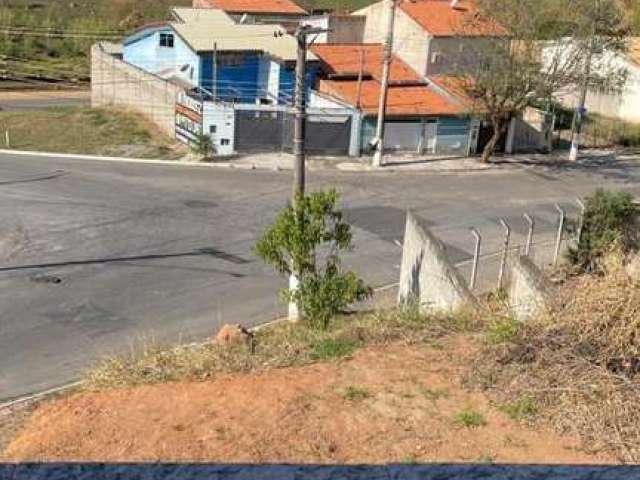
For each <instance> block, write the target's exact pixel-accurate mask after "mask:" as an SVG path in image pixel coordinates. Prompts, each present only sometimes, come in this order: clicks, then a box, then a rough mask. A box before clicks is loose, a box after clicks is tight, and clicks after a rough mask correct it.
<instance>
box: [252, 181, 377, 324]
mask: <svg viewBox="0 0 640 480" xmlns="http://www.w3.org/2000/svg"><path fill="white" fill-rule="evenodd" d="M337 200H338V194H337V193H336V191H335V190H330V191H328V192H316V193H312V194H310V195H304V196H301V197H299V198H298V199H297V201H296V202H295V207H293V206H289V207H287V208H286V209H285V210H284V211H282V212H281V213H280V214H279V215H278V217H277V218H276V220H275V222H274V223H273V225H272V226H271V227H270V228H269V229H268V230H267V231H266V232H265V234H264V236H263V237H262V239H260V240H259V241H258V243H257V244H256V247H255V252H256V254H257V255H258V256H259V257H261V258H262V259H263V260H264V261H265V262H266V263H268V264H270V265H272V266H274V267H275V269H276V270H277V271H278V272H279V273H281V274H283V275H291V274H292V273H295V274H296V276H297V277H298V280H299V286H298V288H297V289H295V290H291V289H287V290H285V292H284V293H285V295H284V297H285V299H286V300H287V301H293V302H297V303H298V304H299V305H300V307H301V309H302V313H303V315H304V317H305V319H306V320H307V321H308V322H309V323H310V324H311V325H312V326H314V327H318V328H327V326H328V325H329V322H330V320H331V318H332V317H333V316H334V315H336V314H337V313H339V312H340V311H342V310H344V309H345V308H346V307H348V306H349V305H351V304H353V303H355V302H358V301H362V300H365V299H366V298H368V297H369V296H371V294H372V290H371V288H369V287H368V286H366V285H365V284H364V282H363V281H362V280H361V279H360V278H358V276H357V275H356V274H355V273H353V272H343V271H342V270H341V268H340V264H341V262H340V254H341V253H342V252H344V251H348V250H351V249H352V248H353V246H352V235H351V228H350V226H349V225H348V224H347V223H345V222H344V221H343V218H342V213H341V212H340V211H338V210H337V209H336V203H337Z"/></svg>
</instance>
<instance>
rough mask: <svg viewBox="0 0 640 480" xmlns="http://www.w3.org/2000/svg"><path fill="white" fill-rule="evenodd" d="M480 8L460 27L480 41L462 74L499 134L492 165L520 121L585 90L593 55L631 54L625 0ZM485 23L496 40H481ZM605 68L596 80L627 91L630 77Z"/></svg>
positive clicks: (501, 3) (468, 92)
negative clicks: (530, 109)
mask: <svg viewBox="0 0 640 480" xmlns="http://www.w3.org/2000/svg"><path fill="white" fill-rule="evenodd" d="M477 3H478V6H479V8H478V9H477V10H473V11H471V12H470V14H469V15H468V18H467V19H466V20H465V21H463V22H461V25H460V27H459V30H460V34H461V35H466V36H467V37H471V38H472V41H471V42H469V43H468V46H469V48H470V50H471V52H470V55H469V54H467V55H466V56H465V58H467V59H468V58H473V62H470V63H469V62H459V64H458V65H457V66H456V72H455V75H454V77H456V82H457V84H458V86H459V88H460V90H461V91H462V93H463V94H464V96H466V97H467V98H468V99H469V100H470V101H471V102H472V104H473V106H474V109H476V110H477V111H478V112H479V113H482V114H484V115H486V118H487V119H488V120H489V121H490V122H491V125H492V127H493V131H494V133H493V136H492V138H491V140H490V141H489V142H488V143H487V145H486V147H485V149H484V151H483V153H482V160H483V161H484V162H488V161H489V160H490V158H491V156H492V155H493V153H494V151H495V148H496V145H497V143H498V141H499V139H500V137H501V136H502V135H504V134H505V133H506V131H507V128H508V126H509V122H510V120H511V118H512V117H513V116H516V115H518V114H520V113H522V112H523V111H524V109H525V108H526V107H527V106H529V105H532V104H545V103H546V102H549V101H551V99H552V98H553V96H554V95H555V94H557V93H558V92H561V91H566V90H568V89H574V90H575V89H577V88H578V85H580V84H581V83H582V80H583V77H584V74H585V72H586V71H587V69H586V63H587V61H586V59H587V58H590V55H588V53H589V52H593V53H597V52H601V51H607V52H613V51H622V50H624V49H625V42H624V36H625V33H626V30H625V19H624V15H623V14H622V12H621V10H620V9H619V8H618V3H617V0H478V1H477ZM478 22H483V23H484V24H485V25H490V26H492V27H493V29H494V31H493V32H490V33H492V35H490V36H489V37H486V38H482V39H475V38H473V35H472V34H473V31H474V29H475V28H477V27H476V26H477V24H478ZM545 47H546V48H545ZM548 47H553V48H548ZM593 58H595V57H593ZM601 67H602V68H600V69H591V72H590V78H591V83H592V84H598V85H600V86H608V87H610V88H614V87H615V86H619V84H620V81H621V80H622V79H623V78H622V77H623V72H620V71H614V70H607V68H606V67H608V65H604V64H603V65H601ZM596 70H597V71H596Z"/></svg>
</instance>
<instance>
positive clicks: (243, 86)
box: [200, 52, 270, 103]
mask: <svg viewBox="0 0 640 480" xmlns="http://www.w3.org/2000/svg"><path fill="white" fill-rule="evenodd" d="M200 58H201V60H202V70H201V71H202V74H201V76H200V85H201V86H202V87H203V88H205V89H207V90H208V91H212V87H213V54H212V53H210V52H207V53H203V54H201V55H200ZM269 62H270V60H269V59H268V58H265V57H262V55H260V54H257V53H247V54H244V55H243V56H242V59H241V60H240V62H239V64H234V65H225V64H224V61H222V60H220V61H219V63H218V81H217V85H218V98H220V99H221V100H225V101H229V102H232V101H235V102H239V103H255V102H256V99H257V98H260V97H262V96H264V91H265V89H266V85H262V84H261V82H260V80H262V78H261V76H260V75H259V72H260V71H261V69H263V68H264V65H263V64H265V63H266V64H268V63H269Z"/></svg>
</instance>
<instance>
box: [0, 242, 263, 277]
mask: <svg viewBox="0 0 640 480" xmlns="http://www.w3.org/2000/svg"><path fill="white" fill-rule="evenodd" d="M207 256H209V257H214V258H217V259H220V260H223V261H225V262H229V263H233V264H235V265H244V264H247V263H251V260H247V259H245V258H242V257H239V256H237V255H233V254H230V253H227V252H224V251H222V250H218V249H216V248H213V247H205V248H199V249H197V250H194V251H192V252H181V253H163V254H148V255H133V256H129V257H110V258H88V259H84V260H68V261H62V262H51V263H37V264H29V265H16V266H11V267H0V273H2V272H14V271H20V270H37V269H42V268H57V267H70V266H77V265H99V264H108V263H124V262H134V261H141V260H166V259H168V258H181V257H207ZM229 274H230V275H231V276H234V277H237V278H242V277H244V276H245V275H242V274H239V273H229Z"/></svg>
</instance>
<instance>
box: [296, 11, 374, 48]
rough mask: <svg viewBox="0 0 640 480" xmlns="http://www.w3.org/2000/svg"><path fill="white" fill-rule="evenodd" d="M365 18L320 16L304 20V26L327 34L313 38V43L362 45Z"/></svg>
mask: <svg viewBox="0 0 640 480" xmlns="http://www.w3.org/2000/svg"><path fill="white" fill-rule="evenodd" d="M365 22H366V18H365V17H364V16H358V15H321V16H315V17H308V18H305V19H304V22H303V23H304V24H305V25H309V26H311V27H315V28H324V29H328V30H329V31H328V32H324V33H320V34H318V35H317V36H314V37H313V38H314V43H362V41H363V38H364V26H365Z"/></svg>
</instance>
